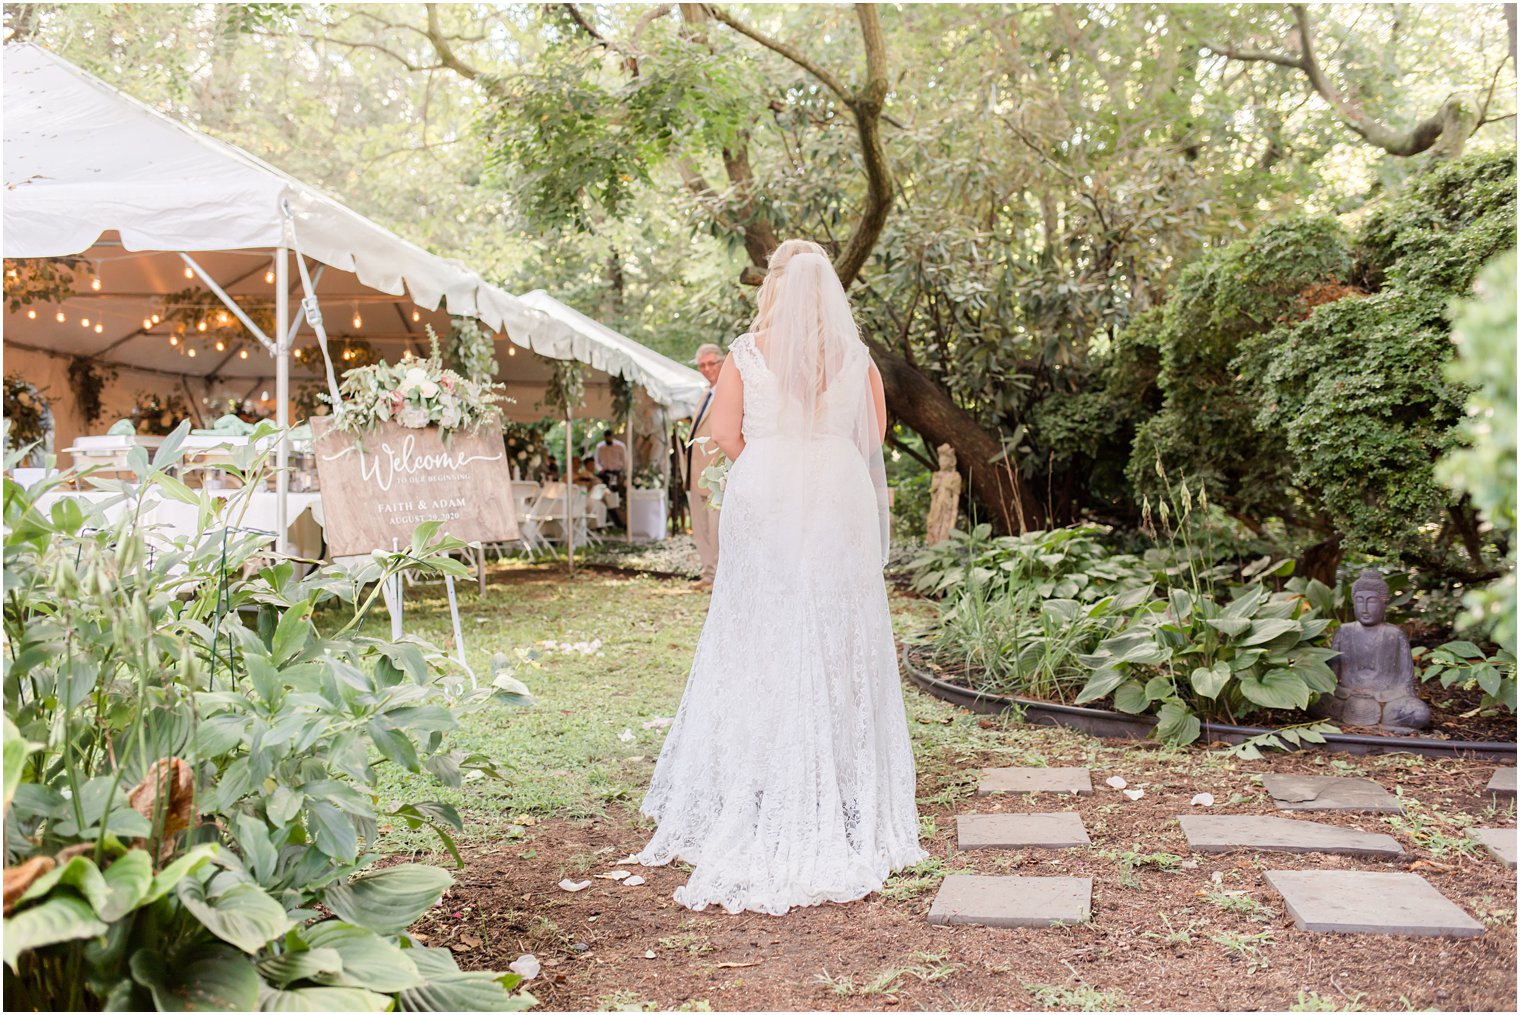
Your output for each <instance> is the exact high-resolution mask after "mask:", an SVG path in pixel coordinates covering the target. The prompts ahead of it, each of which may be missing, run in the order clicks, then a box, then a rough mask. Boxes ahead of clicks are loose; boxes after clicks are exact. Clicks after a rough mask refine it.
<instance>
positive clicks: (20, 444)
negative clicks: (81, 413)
mask: <svg viewBox="0 0 1520 1015" xmlns="http://www.w3.org/2000/svg"><path fill="white" fill-rule="evenodd" d="M5 421H6V422H7V423H9V424H10V428H9V429H8V430H7V431H6V440H5V443H6V447H7V448H8V449H15V450H20V449H21V448H24V447H26V446H27V445H29V444H36V443H38V442H39V441H45V440H47V436H48V434H50V433H52V432H53V413H52V410H51V409H49V408H48V404H47V399H45V398H43V397H42V392H41V391H40V390H39V389H38V388H37V386H36V385H34V384H32V383H31V382H30V381H28V380H25V379H23V378H22V377H21V375H20V374H6V375H5Z"/></svg>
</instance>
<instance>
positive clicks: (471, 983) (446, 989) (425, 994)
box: [396, 973, 538, 1011]
mask: <svg viewBox="0 0 1520 1015" xmlns="http://www.w3.org/2000/svg"><path fill="white" fill-rule="evenodd" d="M517 982H520V978H519V977H517V976H516V975H515V974H512V973H507V974H505V975H500V976H499V975H497V974H496V973H450V974H448V975H445V976H439V977H435V978H431V979H429V980H428V982H427V984H426V985H425V986H422V987H416V988H413V989H412V990H403V991H402V992H401V993H400V995H399V996H398V997H397V998H396V1000H397V1002H398V1004H397V1007H398V1008H399V1009H400V1010H401V1011H526V1010H528V1009H529V1008H531V1007H533V1006H534V1005H535V1004H537V1003H538V1001H537V1000H536V999H535V998H534V997H533V995H532V994H527V993H523V994H513V993H511V991H510V990H509V989H508V987H507V986H506V985H505V984H506V983H512V984H513V985H515V984H516V983H517Z"/></svg>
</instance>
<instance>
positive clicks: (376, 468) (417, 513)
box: [310, 416, 518, 557]
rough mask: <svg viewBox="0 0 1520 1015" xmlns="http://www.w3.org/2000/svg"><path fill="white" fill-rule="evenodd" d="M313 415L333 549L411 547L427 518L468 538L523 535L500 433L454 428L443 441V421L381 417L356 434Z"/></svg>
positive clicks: (484, 539)
mask: <svg viewBox="0 0 1520 1015" xmlns="http://www.w3.org/2000/svg"><path fill="white" fill-rule="evenodd" d="M310 422H311V432H312V437H313V438H314V440H315V444H314V450H315V452H316V456H317V478H318V479H319V480H320V481H321V483H322V514H323V528H324V530H325V532H326V536H327V545H328V552H329V553H330V554H332V555H333V556H335V557H343V556H349V555H352V554H367V553H369V552H371V551H372V550H390V549H391V548H392V546H393V545H394V544H395V543H397V542H399V544H400V545H401V546H407V545H409V544H410V543H411V541H412V530H413V529H415V528H416V527H417V526H418V525H420V524H422V523H423V522H428V521H438V522H442V523H443V531H444V532H445V533H447V534H448V535H451V536H453V537H455V538H456V539H463V540H466V541H468V542H482V543H498V542H511V541H513V540H515V539H517V538H518V532H517V512H516V509H515V508H514V506H513V502H512V474H511V472H510V470H509V469H508V468H507V453H506V448H505V446H504V445H503V444H502V439H501V434H499V433H495V432H493V431H489V430H482V431H481V432H479V433H475V434H469V433H456V434H454V435H453V436H452V437H450V438H449V442H448V443H447V444H445V443H444V442H443V437H442V436H441V435H440V433H439V430H438V428H437V427H427V428H425V429H420V430H412V429H408V428H406V427H403V426H400V425H398V424H396V423H381V424H379V425H377V426H375V427H374V428H373V429H371V430H368V431H366V432H365V433H364V434H363V436H355V435H354V434H350V433H344V432H343V431H341V430H337V429H335V428H334V427H333V424H332V420H331V418H328V417H323V416H317V417H314V418H313V419H312V420H311V421H310Z"/></svg>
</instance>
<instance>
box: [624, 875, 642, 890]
mask: <svg viewBox="0 0 1520 1015" xmlns="http://www.w3.org/2000/svg"><path fill="white" fill-rule="evenodd" d="M643 883H644V879H643V878H641V877H639V876H638V875H637V874H635V875H634V876H633V877H631V878H628V879H626V880H624V882H623V884H625V885H627V886H628V887H629V888H637V887H638V886H639V885H642V884H643Z"/></svg>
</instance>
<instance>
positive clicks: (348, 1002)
mask: <svg viewBox="0 0 1520 1015" xmlns="http://www.w3.org/2000/svg"><path fill="white" fill-rule="evenodd" d="M187 430H188V425H183V426H181V427H180V428H179V430H177V431H176V432H175V433H174V434H173V435H171V436H170V438H169V439H168V440H166V441H165V442H164V444H163V446H162V447H161V449H160V450H159V451H158V453H157V455H156V456H155V457H154V459H153V461H152V462H151V463H150V462H149V461H148V457H147V454H146V453H145V452H144V451H143V450H142V449H137V450H134V451H133V452H132V461H131V465H132V468H133V470H134V471H135V472H136V473H137V475H138V476H139V477H140V485H139V486H136V487H134V486H133V485H130V484H127V483H124V482H120V481H107V480H100V479H95V480H93V483H94V485H95V486H96V487H97V488H98V489H100V490H103V491H105V492H106V493H107V494H109V495H110V496H108V497H107V498H106V499H105V501H104V502H103V503H95V504H91V503H90V502H87V501H80V500H78V499H60V500H57V501H56V502H55V503H53V504H52V505H51V507H50V509H49V510H47V511H44V510H42V507H41V505H40V504H39V498H40V497H42V496H44V495H45V494H46V493H47V492H48V491H49V490H51V489H52V488H53V487H54V486H56V485H57V482H58V481H51V482H47V483H44V484H41V485H39V486H38V487H34V488H33V489H32V490H25V489H23V488H22V487H21V486H19V485H18V484H16V483H14V482H13V481H11V480H10V479H6V480H5V483H4V513H5V525H6V531H5V540H4V552H5V558H4V562H5V590H6V601H5V607H4V625H5V635H6V638H7V641H8V648H9V651H8V652H7V654H6V656H5V669H4V684H5V702H6V722H5V803H6V810H7V813H6V821H5V833H6V872H5V873H6V877H5V883H6V892H5V897H6V900H5V901H6V914H7V915H6V919H5V927H4V930H5V934H4V938H5V965H6V973H5V991H6V998H7V1002H8V1004H9V1006H11V1007H16V1008H36V1009H43V1010H46V1009H62V1010H68V1009H83V1008H101V1007H108V1008H112V1009H122V1010H143V1009H147V1008H152V1007H157V1008H159V1009H161V1010H183V1009H184V1008H186V1007H191V1008H203V1009H204V1008H223V1009H237V1010H252V1009H256V1008H264V1009H319V1008H326V1009H329V1010H383V1009H386V1008H388V1007H391V1006H395V1007H399V1008H403V1009H409V1010H445V1009H476V1008H495V1009H504V1008H521V1007H524V1006H526V1005H527V1004H529V1003H531V999H530V998H528V997H527V996H526V995H519V996H513V995H512V994H510V993H509V991H510V990H511V989H512V988H513V987H515V986H516V984H517V983H518V982H519V978H518V977H516V976H515V975H511V974H507V975H504V976H503V975H497V974H494V973H463V972H460V971H459V969H458V967H457V966H456V965H455V963H454V961H453V959H452V957H451V956H450V954H449V952H447V951H445V950H441V949H431V948H423V947H420V946H419V945H418V944H417V942H416V941H415V940H413V939H411V938H409V937H407V936H406V935H405V934H404V932H405V930H406V928H407V927H408V926H409V925H410V924H411V923H412V922H413V921H414V920H415V919H417V918H418V917H419V916H421V915H422V914H423V913H424V912H426V911H427V910H428V909H429V908H430V907H431V906H432V905H433V904H434V903H435V902H436V901H437V900H438V899H439V897H440V895H441V893H442V892H443V890H444V889H445V888H446V887H447V886H448V885H449V884H450V882H451V878H450V876H449V875H448V874H447V872H445V871H443V870H440V869H438V868H434V867H430V866H424V865H417V864H401V865H397V866H390V867H386V868H384V869H378V870H368V869H366V868H370V867H372V866H373V865H374V863H375V862H376V861H377V860H379V859H380V858H381V857H380V854H378V853H377V852H376V851H375V847H376V838H377V833H378V825H379V822H380V820H381V818H382V817H385V818H387V819H388V820H391V821H396V822H403V823H406V824H408V825H410V826H412V827H414V828H418V827H422V826H431V827H432V828H434V829H435V830H437V831H438V833H439V835H440V836H441V839H442V842H443V844H444V846H445V847H447V848H448V849H450V850H451V851H453V850H454V846H453V841H452V838H451V837H450V834H449V833H450V831H457V830H458V829H459V828H460V819H459V816H458V815H457V814H456V813H455V812H454V811H453V809H452V808H450V807H447V806H444V805H441V804H437V803H431V802H426V801H414V802H409V803H404V804H401V805H400V806H398V807H395V808H393V809H391V810H390V811H389V812H387V813H384V814H382V812H380V811H378V810H377V808H376V804H377V792H376V767H377V766H379V765H383V764H394V765H401V766H402V767H404V768H406V769H408V770H409V771H413V772H422V771H427V772H430V773H432V774H433V775H434V776H436V777H437V778H438V779H440V780H441V781H443V782H445V783H450V784H456V785H457V784H458V783H460V781H461V780H462V778H463V774H462V773H463V772H464V771H465V770H479V771H489V762H488V761H487V760H486V759H484V758H481V757H471V756H465V755H463V754H461V753H460V752H455V751H450V750H448V749H447V747H446V744H445V736H446V735H447V734H448V733H449V731H451V730H452V729H453V728H454V727H455V725H456V716H457V715H458V714H459V712H460V711H461V710H464V709H469V708H473V707H476V706H478V705H480V704H481V703H482V702H483V700H484V699H485V697H486V696H487V695H488V694H489V693H490V692H489V690H482V691H468V690H466V689H465V686H464V681H463V677H462V676H461V675H460V674H459V673H458V672H457V671H455V670H454V669H453V668H451V664H450V662H449V660H448V659H447V657H446V656H444V655H443V654H442V653H441V652H440V651H439V650H438V649H436V648H434V647H433V646H431V645H428V644H426V643H424V642H421V641H419V640H416V639H414V638H402V639H401V640H399V641H388V640H384V639H380V638H374V637H369V636H365V635H361V634H359V633H358V628H359V625H360V624H361V622H362V621H363V620H364V619H365V618H366V617H367V616H368V615H369V612H370V610H371V609H372V607H373V606H374V603H375V600H376V598H377V595H378V589H379V587H380V586H379V584H378V583H379V582H381V581H384V580H386V579H388V578H390V577H392V576H394V575H396V574H397V573H399V572H400V571H402V570H406V569H425V570H433V571H446V572H453V573H462V571H463V569H462V567H461V565H459V564H458V563H457V562H455V561H453V560H452V559H450V558H449V557H447V556H446V555H447V553H448V552H449V551H451V550H454V549H457V548H458V547H459V546H460V545H461V544H458V543H457V542H456V541H453V540H449V539H442V538H438V537H437V534H436V526H422V527H420V528H419V529H418V532H417V533H416V535H415V536H414V539H413V543H412V546H411V547H409V548H408V549H407V550H405V551H403V552H400V553H395V554H390V555H381V554H377V555H376V556H375V557H374V558H373V559H371V560H369V561H368V562H366V563H365V564H364V565H363V566H362V567H360V568H358V569H357V570H356V571H354V572H344V571H341V570H339V569H336V568H323V569H320V570H317V571H315V572H313V573H311V574H309V575H306V576H304V577H302V576H299V575H298V574H297V573H296V569H295V567H294V565H293V564H292V563H291V562H289V561H276V562H268V561H264V560H262V559H261V554H263V553H265V552H266V549H265V545H264V544H265V542H266V541H267V536H265V535H261V534H259V533H255V532H250V531H248V530H245V529H242V528H239V527H238V523H239V518H240V513H241V512H242V510H243V509H244V508H245V506H246V498H245V495H244V494H241V493H238V494H234V495H233V496H231V497H230V498H227V499H225V500H221V499H218V498H215V497H212V496H211V495H210V494H209V493H207V492H205V491H192V490H190V489H188V488H186V487H185V486H184V485H183V484H182V483H180V482H179V481H178V480H177V479H175V478H174V477H173V476H172V475H171V474H170V472H169V469H170V468H171V467H172V466H173V465H175V464H176V462H177V460H178V458H179V455H180V451H179V448H180V445H181V442H182V441H183V438H184V435H185V433H186V432H187ZM268 433H270V430H269V429H268V428H267V424H266V425H265V426H264V427H261V428H260V430H259V431H257V432H256V434H255V437H259V436H264V435H267V434H268ZM267 453H268V452H265V454H266V455H267ZM7 464H9V463H7ZM265 465H266V462H265V459H264V457H262V456H261V455H260V454H258V453H256V452H255V451H254V449H253V446H249V447H247V448H243V449H240V450H239V452H238V455H237V459H236V462H235V463H234V464H233V465H232V466H230V467H229V468H228V471H230V472H231V473H232V474H234V475H235V476H237V477H238V478H240V479H242V480H244V481H245V482H246V486H245V489H246V490H252V489H254V488H255V487H256V486H258V485H259V480H260V478H261V476H262V471H263V469H264V468H265ZM62 478H63V479H67V478H69V477H68V476H67V475H65V476H64V477H62ZM155 499H159V500H162V501H163V502H164V503H165V504H170V505H181V506H183V508H184V509H186V510H191V511H193V512H194V514H195V516H196V518H197V520H198V524H197V526H196V535H194V536H193V537H191V538H184V537H179V538H176V539H172V540H171V539H170V538H169V537H168V536H166V535H164V534H162V533H150V532H149V531H147V529H148V526H146V525H145V524H144V523H143V518H144V517H145V512H146V511H147V509H148V508H149V506H150V504H151V503H152V501H153V500H155ZM370 586H373V588H370V590H369V591H368V592H366V589H367V588H369V587H370ZM455 855H456V857H457V852H456V853H455ZM318 906H321V907H324V908H325V909H326V911H327V912H329V913H331V914H333V918H331V919H320V918H319V917H320V911H319V910H318V909H317V907H318Z"/></svg>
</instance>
